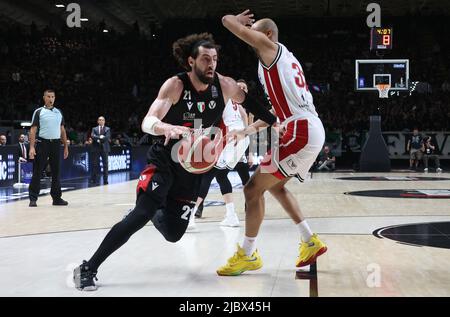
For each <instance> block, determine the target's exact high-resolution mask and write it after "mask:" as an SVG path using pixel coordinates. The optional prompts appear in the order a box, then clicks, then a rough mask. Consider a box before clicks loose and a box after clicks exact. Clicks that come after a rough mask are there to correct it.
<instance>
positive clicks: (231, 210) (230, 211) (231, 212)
mask: <svg viewBox="0 0 450 317" xmlns="http://www.w3.org/2000/svg"><path fill="white" fill-rule="evenodd" d="M225 208H226V209H227V214H226V216H227V217H228V216H232V215H234V214H235V213H236V212H235V211H234V203H228V204H225Z"/></svg>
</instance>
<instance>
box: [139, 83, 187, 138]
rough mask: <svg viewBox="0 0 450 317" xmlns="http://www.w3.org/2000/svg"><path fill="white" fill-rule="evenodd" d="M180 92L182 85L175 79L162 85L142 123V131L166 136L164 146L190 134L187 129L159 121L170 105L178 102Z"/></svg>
mask: <svg viewBox="0 0 450 317" xmlns="http://www.w3.org/2000/svg"><path fill="white" fill-rule="evenodd" d="M182 90H183V83H182V82H181V80H179V79H178V78H177V77H172V78H170V79H168V80H167V81H166V82H165V83H164V84H163V85H162V87H161V89H160V90H159V93H158V96H157V97H156V99H155V101H154V102H153V103H152V105H151V106H150V109H149V110H148V113H147V115H146V116H145V118H144V120H143V121H142V131H144V132H146V133H149V134H152V135H164V136H166V142H165V144H167V143H168V142H169V140H170V139H175V138H178V137H179V136H180V135H182V134H188V133H190V129H189V128H188V127H183V126H174V125H171V124H168V123H165V122H162V121H161V120H162V119H163V118H164V117H165V116H166V115H167V113H168V112H169V110H170V108H171V107H172V105H174V104H176V103H177V102H178V100H179V98H180V95H181V91H182Z"/></svg>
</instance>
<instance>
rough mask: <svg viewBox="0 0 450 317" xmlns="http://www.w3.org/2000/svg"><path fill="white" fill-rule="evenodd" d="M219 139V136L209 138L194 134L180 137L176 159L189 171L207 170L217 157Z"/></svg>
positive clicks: (211, 166)
mask: <svg viewBox="0 0 450 317" xmlns="http://www.w3.org/2000/svg"><path fill="white" fill-rule="evenodd" d="M218 139H219V140H218ZM221 139H222V137H221V136H220V137H216V139H214V140H211V139H210V137H209V136H205V135H195V134H193V135H191V136H190V137H188V138H184V139H182V140H181V142H180V146H179V148H178V161H179V162H180V164H181V166H183V168H184V169H185V170H186V171H188V172H189V173H193V174H203V173H206V172H208V171H209V170H211V169H212V168H213V167H214V165H215V164H216V162H217V160H218V158H219V155H220V149H219V145H220V142H219V141H220V140H221Z"/></svg>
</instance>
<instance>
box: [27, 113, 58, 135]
mask: <svg viewBox="0 0 450 317" xmlns="http://www.w3.org/2000/svg"><path fill="white" fill-rule="evenodd" d="M62 125H64V117H63V115H62V113H61V111H60V110H59V109H58V108H55V107H53V108H52V109H47V108H45V107H40V108H38V109H36V110H35V111H34V113H33V118H32V119H31V126H32V127H33V126H36V127H37V128H38V132H37V136H38V137H39V138H42V139H47V140H51V139H60V138H61V126H62Z"/></svg>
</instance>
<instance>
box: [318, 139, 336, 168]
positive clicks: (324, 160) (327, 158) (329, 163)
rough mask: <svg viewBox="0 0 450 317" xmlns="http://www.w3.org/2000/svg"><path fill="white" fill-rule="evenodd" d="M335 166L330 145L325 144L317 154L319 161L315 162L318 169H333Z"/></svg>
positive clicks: (334, 157) (334, 158)
mask: <svg viewBox="0 0 450 317" xmlns="http://www.w3.org/2000/svg"><path fill="white" fill-rule="evenodd" d="M335 168H336V156H335V155H334V154H333V152H331V150H330V147H329V146H328V145H325V146H324V147H323V150H322V152H320V154H319V162H318V164H317V170H318V171H323V170H326V171H334V170H335Z"/></svg>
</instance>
